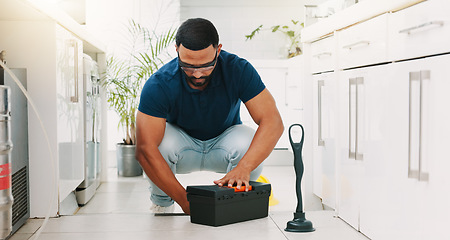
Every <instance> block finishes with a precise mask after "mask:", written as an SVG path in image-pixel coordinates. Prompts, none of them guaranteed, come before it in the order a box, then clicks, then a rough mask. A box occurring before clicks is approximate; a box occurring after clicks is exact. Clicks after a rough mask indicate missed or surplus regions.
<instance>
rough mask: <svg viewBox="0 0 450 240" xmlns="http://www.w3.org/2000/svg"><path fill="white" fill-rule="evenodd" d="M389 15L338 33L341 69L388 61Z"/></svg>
mask: <svg viewBox="0 0 450 240" xmlns="http://www.w3.org/2000/svg"><path fill="white" fill-rule="evenodd" d="M387 15H388V14H383V15H380V16H378V17H375V18H372V19H370V20H367V21H365V22H362V23H359V24H357V25H354V26H351V27H349V28H347V29H344V30H342V31H339V32H338V39H339V44H338V52H339V63H338V64H339V68H340V69H346V68H351V67H358V66H365V65H371V64H376V63H382V62H386V61H387Z"/></svg>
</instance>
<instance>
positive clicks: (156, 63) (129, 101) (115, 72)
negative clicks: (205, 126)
mask: <svg viewBox="0 0 450 240" xmlns="http://www.w3.org/2000/svg"><path fill="white" fill-rule="evenodd" d="M127 30H128V34H129V42H128V43H127V44H126V47H127V49H126V53H127V54H126V56H125V57H117V56H110V57H108V60H107V65H106V66H107V67H106V74H105V76H104V77H103V78H102V84H103V86H104V87H105V88H106V89H107V102H108V103H109V106H110V108H111V109H113V110H114V111H115V112H116V113H117V114H118V116H119V124H118V129H122V130H123V131H124V138H123V142H122V143H118V144H117V148H116V150H117V164H118V165H117V168H118V173H119V175H122V176H136V175H141V174H142V168H141V167H140V166H139V163H138V162H137V160H136V159H135V155H134V152H135V149H136V146H135V144H136V111H137V109H138V105H139V96H140V93H141V90H142V87H143V85H144V83H145V81H146V80H147V79H148V78H149V77H150V76H151V75H152V74H153V73H155V72H156V71H157V70H158V69H159V67H160V66H162V65H163V64H164V63H165V61H166V60H168V59H170V55H169V54H168V53H167V51H166V49H167V47H168V46H169V45H171V44H172V43H173V42H174V39H175V33H176V30H173V29H169V30H167V31H166V32H163V33H160V34H157V33H156V32H155V31H150V30H149V29H147V28H146V27H144V26H142V25H140V24H139V23H136V22H135V21H134V20H130V22H129V26H128V29H127Z"/></svg>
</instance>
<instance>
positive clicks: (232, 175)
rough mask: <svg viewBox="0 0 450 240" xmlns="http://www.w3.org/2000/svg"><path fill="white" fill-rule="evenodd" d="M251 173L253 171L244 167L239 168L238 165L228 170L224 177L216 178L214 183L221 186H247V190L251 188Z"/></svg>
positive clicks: (238, 187) (239, 187)
mask: <svg viewBox="0 0 450 240" xmlns="http://www.w3.org/2000/svg"><path fill="white" fill-rule="evenodd" d="M250 173H251V171H248V170H245V169H243V168H239V166H237V167H236V168H234V169H233V170H231V171H230V172H228V173H227V174H226V175H225V176H224V177H223V178H221V179H219V180H215V181H214V183H215V184H217V185H219V186H221V187H222V186H228V187H233V186H236V188H237V189H241V187H245V191H246V192H248V190H249V186H250V184H249V181H250Z"/></svg>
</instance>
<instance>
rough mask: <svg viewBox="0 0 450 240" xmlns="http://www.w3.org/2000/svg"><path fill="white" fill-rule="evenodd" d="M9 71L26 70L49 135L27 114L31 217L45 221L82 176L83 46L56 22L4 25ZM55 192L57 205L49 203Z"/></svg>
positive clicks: (1, 41) (3, 41) (1, 38)
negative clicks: (42, 218)
mask: <svg viewBox="0 0 450 240" xmlns="http://www.w3.org/2000/svg"><path fill="white" fill-rule="evenodd" d="M0 28H1V29H2V33H3V34H2V35H1V36H0V46H1V48H2V49H5V50H6V51H7V52H8V66H10V67H25V68H27V73H28V76H27V79H28V92H29V94H30V96H31V98H32V99H33V101H34V103H35V105H36V107H37V111H38V112H39V115H40V117H41V119H42V122H43V125H44V128H45V130H46V132H47V134H48V138H49V142H50V149H51V153H52V154H53V159H52V158H51V155H50V151H49V146H48V144H47V141H46V138H45V135H44V133H43V131H42V129H41V125H40V123H39V121H38V119H37V117H36V114H35V113H34V112H33V111H32V110H31V107H30V109H29V111H30V112H29V114H28V116H29V121H28V123H29V126H28V127H29V161H30V216H31V217H43V216H45V215H46V213H47V211H48V209H49V207H50V206H51V216H57V215H58V214H59V211H60V202H62V201H63V200H64V199H65V198H66V197H67V196H68V194H69V193H70V192H72V191H73V190H75V188H76V187H77V186H78V185H79V184H80V183H81V182H82V180H83V177H84V170H83V168H84V146H83V122H82V121H83V110H82V109H83V108H82V101H81V97H82V95H81V94H82V88H83V85H82V76H83V75H82V65H81V64H82V61H81V59H82V58H81V57H82V49H83V43H82V42H81V41H80V40H79V39H78V38H77V37H75V36H74V35H73V34H72V33H70V32H69V31H67V30H66V29H65V28H63V27H62V26H60V25H59V24H57V23H56V22H54V21H45V20H43V21H0ZM54 193H56V201H55V202H51V200H52V196H53V194H54Z"/></svg>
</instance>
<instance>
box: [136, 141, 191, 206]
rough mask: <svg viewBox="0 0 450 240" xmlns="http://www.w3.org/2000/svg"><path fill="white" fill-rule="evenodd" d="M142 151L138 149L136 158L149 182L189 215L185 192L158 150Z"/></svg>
mask: <svg viewBox="0 0 450 240" xmlns="http://www.w3.org/2000/svg"><path fill="white" fill-rule="evenodd" d="M149 148H150V147H148V149H146V150H142V147H140V148H139V147H138V151H136V157H137V159H138V161H139V163H140V164H141V166H142V168H143V169H144V172H145V173H146V174H147V176H148V177H149V178H150V180H151V181H152V182H153V183H154V184H155V185H156V186H158V187H159V188H160V189H161V190H162V191H163V192H165V193H166V194H167V195H168V196H169V197H171V198H172V199H173V200H174V201H175V202H177V203H178V204H179V205H180V206H181V207H182V208H183V211H184V212H186V213H189V204H188V202H187V196H186V190H185V189H184V187H183V186H182V185H181V184H180V183H179V182H178V180H177V179H176V177H175V175H174V174H173V172H172V170H171V169H170V167H169V165H168V164H167V163H166V161H165V160H164V158H163V157H162V155H161V153H160V152H159V150H158V148H156V149H155V148H152V149H149Z"/></svg>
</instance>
